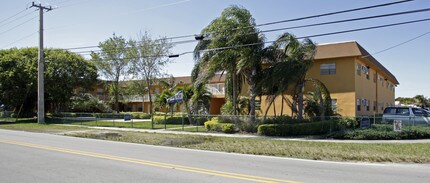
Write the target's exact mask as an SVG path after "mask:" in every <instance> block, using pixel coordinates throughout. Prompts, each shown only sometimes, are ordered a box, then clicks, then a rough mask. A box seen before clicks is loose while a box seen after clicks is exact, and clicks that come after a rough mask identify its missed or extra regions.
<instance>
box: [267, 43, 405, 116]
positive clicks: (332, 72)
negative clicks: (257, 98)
mask: <svg viewBox="0 0 430 183" xmlns="http://www.w3.org/2000/svg"><path fill="white" fill-rule="evenodd" d="M306 77H307V78H313V79H318V80H320V81H322V82H323V83H324V84H325V85H326V87H327V88H328V90H329V91H330V96H331V98H332V105H333V106H335V112H336V113H338V114H340V115H342V116H351V117H354V116H364V115H366V116H369V115H373V114H381V113H382V112H383V110H384V108H385V107H389V106H394V98H395V87H396V86H397V85H398V84H399V82H398V81H397V79H396V77H395V76H394V75H393V74H392V73H391V72H390V71H388V70H387V69H386V68H385V67H384V66H383V65H382V64H381V63H379V62H378V61H377V60H376V59H375V58H374V57H372V56H371V55H370V54H369V53H368V52H367V51H366V50H365V49H364V48H363V47H362V46H361V45H360V44H358V43H357V42H356V41H348V42H339V43H328V44H319V45H318V46H317V52H316V55H315V57H314V63H313V65H312V67H311V68H310V69H309V70H308V73H307V76H306ZM308 91H309V87H305V91H304V93H307V92H308ZM289 99H291V97H289ZM264 100H265V97H262V100H261V106H262V107H261V108H262V109H265V108H266V107H267V106H266V103H265V102H264ZM279 106H281V99H277V100H276V101H275V107H276V108H277V109H278V110H276V111H277V114H278V115H279V114H280V113H281V112H280V107H279ZM271 107H272V108H273V106H271ZM273 111H274V110H272V109H271V110H269V113H268V114H269V115H274V112H273ZM278 111H279V112H278ZM283 114H291V109H290V108H289V107H284V111H283Z"/></svg>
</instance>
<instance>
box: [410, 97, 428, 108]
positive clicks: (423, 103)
mask: <svg viewBox="0 0 430 183" xmlns="http://www.w3.org/2000/svg"><path fill="white" fill-rule="evenodd" d="M413 99H414V100H415V105H416V106H418V107H421V108H426V107H429V106H430V102H429V99H427V98H426V97H424V95H416V96H415V97H414V98H413Z"/></svg>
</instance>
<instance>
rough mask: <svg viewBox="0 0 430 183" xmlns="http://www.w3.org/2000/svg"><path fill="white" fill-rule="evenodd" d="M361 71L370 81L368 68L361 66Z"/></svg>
mask: <svg viewBox="0 0 430 183" xmlns="http://www.w3.org/2000/svg"><path fill="white" fill-rule="evenodd" d="M361 71H362V72H363V74H364V75H366V79H370V77H369V68H367V67H366V66H364V65H363V66H361Z"/></svg>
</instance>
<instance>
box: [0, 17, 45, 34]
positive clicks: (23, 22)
mask: <svg viewBox="0 0 430 183" xmlns="http://www.w3.org/2000/svg"><path fill="white" fill-rule="evenodd" d="M36 18H37V16H35V17H33V18H31V19H28V20H27V21H25V22H22V23H20V24H18V25H16V26H14V27H12V28H10V29H8V30H6V31H3V32H0V35H3V34H5V33H7V32H9V31H11V30H13V29H15V28H17V27H19V26H21V25H24V24H26V23H27V22H30V21H32V20H34V19H36Z"/></svg>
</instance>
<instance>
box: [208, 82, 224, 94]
mask: <svg viewBox="0 0 430 183" xmlns="http://www.w3.org/2000/svg"><path fill="white" fill-rule="evenodd" d="M206 88H207V90H208V91H209V92H211V93H212V95H224V94H225V84H224V83H218V84H206Z"/></svg>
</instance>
